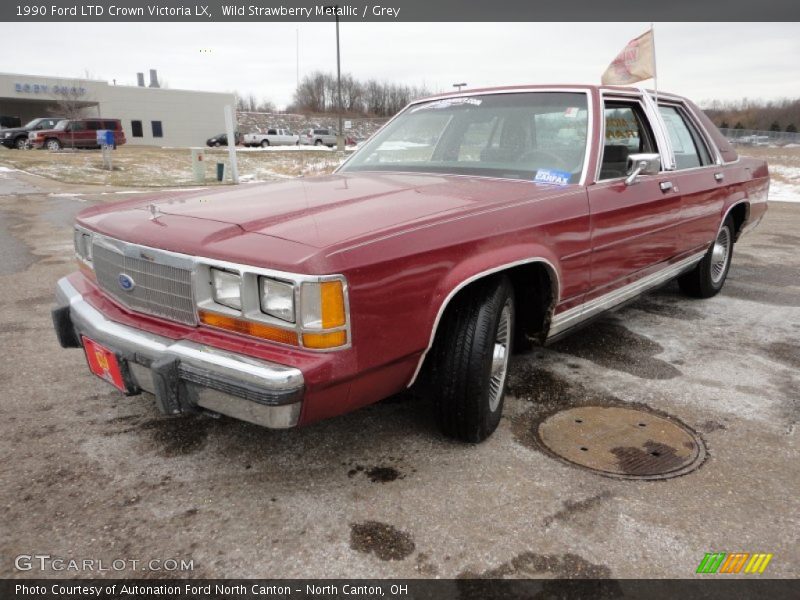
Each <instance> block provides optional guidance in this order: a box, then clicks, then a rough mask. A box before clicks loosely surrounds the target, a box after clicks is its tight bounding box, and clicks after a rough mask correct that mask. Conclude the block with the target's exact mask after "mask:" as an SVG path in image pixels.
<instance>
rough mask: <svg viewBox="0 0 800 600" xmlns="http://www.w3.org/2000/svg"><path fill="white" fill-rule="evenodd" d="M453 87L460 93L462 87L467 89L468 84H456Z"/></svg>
mask: <svg viewBox="0 0 800 600" xmlns="http://www.w3.org/2000/svg"><path fill="white" fill-rule="evenodd" d="M453 87H454V88H456V89H457V90H458V91H459V92H460V91H461V88H462V87H467V84H466V83H454V84H453Z"/></svg>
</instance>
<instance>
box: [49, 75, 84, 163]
mask: <svg viewBox="0 0 800 600" xmlns="http://www.w3.org/2000/svg"><path fill="white" fill-rule="evenodd" d="M50 96H51V97H52V99H53V105H52V107H51V108H50V109H49V112H50V113H52V114H53V115H57V116H59V117H64V118H66V119H69V120H70V121H74V120H77V119H81V118H83V117H84V116H86V109H87V108H88V107H89V106H91V104H92V101H91V99H90V98H89V96H88V94H87V91H86V88H85V87H83V85H82V84H81V82H80V81H71V82H66V83H63V82H62V83H58V84H56V85H54V86H52V87H51V88H50ZM70 142H71V143H70V146H72V147H73V148H74V147H75V134H74V133H73V132H72V131H70Z"/></svg>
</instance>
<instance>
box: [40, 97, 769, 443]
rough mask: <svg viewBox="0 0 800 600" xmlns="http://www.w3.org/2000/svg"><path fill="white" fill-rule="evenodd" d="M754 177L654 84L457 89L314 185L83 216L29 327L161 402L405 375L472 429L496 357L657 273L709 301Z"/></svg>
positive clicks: (308, 415) (208, 195)
mask: <svg viewBox="0 0 800 600" xmlns="http://www.w3.org/2000/svg"><path fill="white" fill-rule="evenodd" d="M768 188H769V175H768V171H767V165H766V163H765V162H764V161H762V160H757V159H753V158H744V157H739V156H737V153H736V151H735V150H734V148H733V147H732V146H731V145H730V144H729V143H728V141H727V140H726V139H725V138H724V137H723V136H722V135H721V133H720V132H719V131H718V130H717V128H716V127H715V126H714V125H713V124H712V123H711V122H710V120H709V119H708V118H707V117H706V116H705V114H704V113H703V112H702V111H701V110H700V109H698V108H697V106H696V105H695V104H693V103H692V102H691V101H689V100H687V99H685V98H682V97H680V96H677V95H672V94H668V93H665V92H659V94H658V99H657V100H656V99H655V98H654V97H653V96H652V95H651V94H650V93H648V92H646V91H641V90H638V89H634V88H624V87H596V86H584V85H560V86H524V87H505V88H492V89H482V90H465V91H462V92H460V93H454V94H450V95H442V96H435V97H433V98H428V99H423V100H417V101H415V102H413V103H412V104H410V105H409V106H408V107H406V108H405V109H404V110H403V111H401V112H400V113H399V114H398V115H397V116H395V117H394V119H392V120H391V121H390V122H389V123H387V124H386V125H385V126H384V127H383V128H382V129H381V130H380V131H379V132H378V133H376V134H375V135H374V136H372V138H370V140H369V141H367V142H366V143H365V144H364V145H363V147H361V148H360V149H359V150H357V151H356V152H355V153H354V154H353V155H352V156H351V157H350V158H349V159H348V160H347V161H346V162H345V163H344V164H343V165H342V166H340V167H339V169H338V170H337V171H336V172H334V173H333V174H332V175H325V176H317V177H305V178H302V179H296V180H289V181H283V182H277V183H267V184H262V185H248V186H241V187H239V188H236V189H226V190H221V191H218V192H212V191H210V190H202V191H198V192H196V193H191V194H187V193H170V192H161V193H157V194H153V195H151V196H149V197H146V198H136V199H131V200H128V201H124V202H122V203H119V204H103V205H98V206H94V207H90V208H87V209H85V210H84V211H83V212H81V213H80V214H79V215H78V217H77V222H76V224H75V228H74V238H75V252H76V256H77V262H78V267H79V270H78V271H77V272H75V273H73V274H71V275H69V276H67V277H65V278H63V279H61V280H60V281H59V282H58V284H57V290H56V308H55V309H54V311H53V320H54V324H55V329H56V332H57V334H58V337H59V340H60V342H61V345H62V346H64V347H78V348H83V350H84V352H85V355H86V359H87V362H88V366H89V368H90V370H91V371H92V372H93V373H94V374H96V375H98V376H99V377H102V378H103V379H105V380H107V381H108V382H110V383H111V384H113V385H115V386H116V387H117V388H118V389H119V390H120V391H121V392H122V393H124V394H136V393H139V392H141V391H145V392H149V393H151V394H154V396H155V402H156V405H157V406H158V407H159V409H160V410H161V411H163V412H164V413H165V414H169V415H179V414H182V413H191V412H197V411H210V412H212V413H217V414H219V413H222V414H225V415H229V416H232V417H236V418H239V419H244V420H247V421H252V422H255V423H259V424H261V425H265V426H267V427H274V428H284V427H293V426H297V425H305V424H308V423H313V422H315V421H318V420H320V419H325V418H329V417H333V416H335V415H340V414H343V413H347V412H349V411H352V410H355V409H357V408H359V407H362V406H366V405H368V404H371V403H374V402H377V401H379V400H381V399H382V398H385V397H387V396H390V395H392V394H396V393H398V392H400V391H402V390H404V389H406V388H410V387H411V388H414V389H415V390H419V392H421V393H422V394H425V395H427V396H428V397H429V399H430V402H432V403H433V406H434V407H435V408H434V414H435V415H436V419H437V421H438V423H439V425H440V427H441V429H442V431H443V432H444V433H445V434H446V435H448V436H450V437H453V438H455V439H458V440H462V441H465V442H472V443H474V442H480V441H482V440H484V439H486V438H487V437H488V436H489V435H490V434H491V433H492V432H493V431H494V430H495V428H496V427H497V425H498V423H499V421H500V416H501V413H502V410H503V398H504V394H505V389H506V381H507V375H508V371H509V357H510V355H511V353H512V352H515V351H517V352H522V351H526V350H527V349H529V348H530V347H531V346H534V345H537V344H548V343H550V342H552V341H553V340H556V339H558V338H560V337H562V336H565V335H568V334H570V333H572V332H574V331H575V330H576V329H577V328H578V327H580V326H581V325H583V324H585V323H586V322H588V321H589V320H590V319H593V318H595V317H597V316H598V315H600V314H602V313H603V312H604V311H608V310H610V309H613V308H615V307H618V306H620V305H622V304H623V303H625V302H627V301H629V300H630V299H632V298H633V297H635V296H636V295H638V294H641V293H643V292H645V291H647V290H650V289H653V288H655V287H657V286H660V285H663V284H664V283H666V282H667V281H669V280H671V279H674V278H677V279H678V283H679V285H680V288H681V289H682V290H683V291H684V292H685V293H686V294H687V295H689V296H694V297H699V298H709V297H711V296H714V295H715V294H717V293H719V292H720V290H722V288H723V285H724V283H725V279H726V277H727V275H728V270H729V268H730V265H731V260H732V257H733V250H734V243H735V242H736V241H737V240H738V239H739V238H740V236H741V235H743V234H744V233H745V232H747V231H748V230H750V229H752V228H753V227H754V226H755V225H756V224H758V223H759V221H760V220H761V218H762V217H763V215H764V213H765V211H766V209H767V193H768ZM620 343H623V342H620Z"/></svg>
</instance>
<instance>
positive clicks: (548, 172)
mask: <svg viewBox="0 0 800 600" xmlns="http://www.w3.org/2000/svg"><path fill="white" fill-rule="evenodd" d="M570 177H572V173H569V172H568V171H556V170H555V169H539V170H538V171H536V175H535V176H534V177H533V181H534V182H535V183H547V184H550V185H567V184H569V179H570Z"/></svg>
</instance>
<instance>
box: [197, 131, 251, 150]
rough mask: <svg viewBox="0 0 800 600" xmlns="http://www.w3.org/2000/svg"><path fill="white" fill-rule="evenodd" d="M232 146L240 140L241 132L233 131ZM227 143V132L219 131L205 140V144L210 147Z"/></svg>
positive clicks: (236, 144)
mask: <svg viewBox="0 0 800 600" xmlns="http://www.w3.org/2000/svg"><path fill="white" fill-rule="evenodd" d="M233 135H234V139H235V142H234V146H238V145H239V144H240V143H241V142H242V136H241V134H240V133H239V132H238V131H236V132H234V134H233ZM227 145H228V134H227V133H219V134H217V135H215V136H213V137H210V138H208V139H207V140H206V146H210V147H212V148H213V147H217V146H227Z"/></svg>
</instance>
